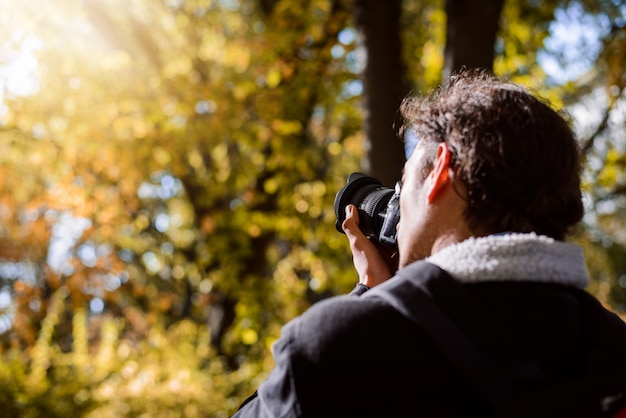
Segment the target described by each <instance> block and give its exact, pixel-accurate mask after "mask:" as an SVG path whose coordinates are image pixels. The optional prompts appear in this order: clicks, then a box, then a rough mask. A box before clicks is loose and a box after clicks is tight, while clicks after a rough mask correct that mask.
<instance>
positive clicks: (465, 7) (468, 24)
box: [443, 0, 504, 80]
mask: <svg viewBox="0 0 626 418" xmlns="http://www.w3.org/2000/svg"><path fill="white" fill-rule="evenodd" d="M503 3H504V0H446V15H447V18H448V22H447V25H446V26H447V28H446V46H445V50H444V56H445V65H444V69H443V80H447V79H448V77H450V75H451V74H452V73H454V72H455V71H457V70H459V69H461V68H462V67H467V68H485V69H487V70H489V71H493V60H494V54H495V52H494V44H495V41H496V34H497V32H498V29H499V28H500V12H501V11H502V4H503Z"/></svg>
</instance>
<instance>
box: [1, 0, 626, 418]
mask: <svg viewBox="0 0 626 418" xmlns="http://www.w3.org/2000/svg"><path fill="white" fill-rule="evenodd" d="M471 3H472V2H470V1H467V2H462V3H457V4H456V6H454V4H453V2H450V1H449V2H448V3H447V5H446V4H444V2H441V1H438V0H427V1H417V0H404V1H402V2H400V1H391V2H373V1H367V0H358V1H357V0H355V1H351V0H307V1H304V2H303V1H296V0H260V1H253V0H239V1H237V0H214V1H211V0H167V1H156V0H137V1H133V2H125V1H122V0H110V1H106V2H105V1H104V0H88V1H84V2H79V1H75V0H57V1H55V2H37V3H35V2H19V3H18V2H11V3H9V2H6V1H4V2H0V7H2V8H3V10H7V13H2V14H0V22H1V23H2V24H1V25H0V31H2V35H3V36H1V37H0V40H1V41H0V42H2V43H1V44H0V80H1V82H2V89H0V91H1V92H2V93H1V96H0V98H1V100H0V102H1V103H2V108H1V109H0V122H1V123H0V149H1V150H2V152H0V314H1V315H0V332H2V334H1V335H2V341H3V343H4V347H5V348H7V347H14V348H20V349H23V350H25V353H27V355H29V353H31V351H30V349H31V347H34V346H35V345H37V341H40V344H39V346H40V347H41V346H44V345H45V344H48V343H49V344H51V346H53V347H56V346H55V344H57V345H58V348H59V350H60V351H62V352H65V353H69V352H70V350H76V344H74V342H75V341H76V340H77V337H76V335H75V334H76V329H77V325H76V324H77V323H79V322H80V321H81V319H80V318H82V316H81V315H86V318H87V319H86V321H88V324H91V325H90V328H89V335H90V337H89V340H88V341H87V342H86V343H85V344H88V345H89V347H90V348H89V350H92V351H93V350H95V349H96V347H98V346H99V345H100V346H101V345H102V341H103V340H105V339H106V338H105V335H104V333H105V328H104V326H103V325H102V324H103V323H106V321H103V320H102V319H103V318H109V317H114V318H118V319H119V320H120V322H119V323H118V324H119V331H120V334H119V340H120V341H122V342H123V343H120V344H119V345H120V347H128V346H136V347H144V345H143V344H144V342H145V343H146V345H147V346H150V344H153V345H154V346H155V347H157V346H158V347H162V346H163V345H159V344H158V343H157V342H158V341H161V339H160V338H161V337H158V335H160V334H159V333H158V332H157V331H155V330H160V329H161V328H164V329H169V328H170V327H171V328H172V329H175V326H176V325H175V324H181V323H183V324H187V323H190V322H193V323H194V324H199V325H202V326H203V327H205V328H208V333H206V335H208V336H210V344H211V347H210V350H209V352H202V355H201V356H200V357H201V359H200V360H199V361H198V363H197V364H198V367H202V368H203V370H204V372H205V373H206V374H207V375H208V376H209V377H210V379H208V380H211V379H213V380H214V381H215V382H220V383H219V387H220V390H222V391H223V396H222V397H221V398H220V399H221V400H222V402H221V403H220V404H219V405H215V406H214V409H213V412H215V413H216V414H217V413H219V411H221V413H222V414H225V413H228V412H229V410H232V408H234V407H236V405H237V404H238V402H239V401H240V400H241V399H242V397H243V396H245V395H246V394H248V393H249V392H250V390H251V387H254V386H256V383H257V382H258V380H259V379H262V378H263V376H264V375H265V373H266V372H267V371H268V370H269V369H270V368H271V357H270V354H269V353H270V350H269V349H270V347H271V344H272V343H273V341H274V340H275V338H277V336H278V333H279V329H280V326H281V325H282V324H283V323H285V322H286V321H287V320H289V319H291V318H293V317H294V316H296V315H298V314H299V313H301V312H302V311H303V310H305V309H306V308H307V307H308V306H310V304H311V303H314V302H316V301H318V300H320V299H321V298H324V297H326V296H328V295H331V294H337V293H342V292H346V291H348V290H349V289H350V288H351V286H352V285H353V284H354V280H355V279H354V272H353V266H352V263H351V259H350V254H349V251H348V247H347V243H346V242H345V238H344V237H343V236H342V235H341V234H339V233H337V231H336V230H335V229H334V219H335V214H334V213H333V210H332V209H331V208H332V207H333V199H334V194H335V192H336V191H337V190H338V189H339V188H340V187H341V186H342V185H343V184H344V183H345V179H346V178H347V175H348V174H349V173H350V172H352V171H367V170H371V171H370V172H371V174H373V175H375V176H377V177H379V178H380V179H382V180H383V181H384V182H385V183H386V184H391V183H392V182H393V181H394V180H396V179H397V178H398V177H399V172H400V170H401V166H402V162H403V158H404V157H403V154H402V147H403V144H402V140H401V139H398V138H397V137H396V136H395V131H394V121H395V117H396V114H395V112H396V110H397V105H398V103H399V101H400V100H401V98H402V97H403V96H404V95H405V94H406V92H407V91H409V90H413V91H415V92H418V93H419V92H421V91H426V90H429V89H431V88H433V87H435V86H436V85H438V84H439V83H440V82H441V81H442V80H443V79H444V78H443V77H445V74H447V72H449V71H452V70H453V69H454V68H459V67H460V66H462V65H467V66H476V65H480V66H485V67H490V66H492V68H493V70H494V72H496V73H497V74H501V75H504V76H507V77H510V78H512V79H514V80H515V81H519V82H522V83H524V84H527V85H529V86H530V87H531V88H534V89H538V90H541V91H542V92H544V94H545V95H546V96H547V97H548V98H550V99H551V100H552V101H553V102H555V104H557V105H561V104H566V105H568V106H569V107H570V109H571V111H572V115H573V116H574V117H577V119H576V121H577V124H578V129H579V130H580V132H581V133H582V134H583V137H584V138H586V141H585V142H584V144H585V146H584V148H583V149H584V152H585V155H586V156H587V163H588V167H589V169H588V170H587V171H586V172H585V183H586V184H585V187H586V190H587V191H588V196H589V202H590V215H589V216H588V218H587V219H586V223H585V226H586V227H587V228H586V229H585V230H581V234H580V236H579V237H578V239H579V240H580V242H581V243H582V244H583V245H584V246H585V248H586V251H587V252H588V254H589V255H590V270H591V271H592V272H594V277H597V278H598V280H597V281H596V282H594V283H593V284H592V286H591V287H590V289H591V290H593V291H595V292H597V293H598V294H601V295H604V297H605V299H604V300H605V301H606V303H610V304H614V306H619V305H616V303H618V302H619V303H624V301H625V300H626V298H625V296H624V288H625V286H626V285H625V284H624V280H623V277H624V275H626V272H625V271H624V266H623V263H619V262H617V261H618V260H619V259H620V257H621V255H622V254H623V248H624V247H625V246H626V237H625V236H624V233H623V231H624V230H625V228H624V225H623V221H622V219H624V217H623V216H622V212H623V211H624V210H625V205H626V199H625V197H624V192H623V191H624V186H623V184H625V182H626V180H625V179H624V178H623V175H622V173H623V166H624V161H625V158H626V157H625V153H626V148H625V147H624V144H625V143H626V142H625V141H624V140H623V139H624V138H623V134H616V132H620V130H621V131H622V132H623V125H624V123H625V121H624V118H623V116H620V115H623V114H624V111H623V106H624V103H623V85H624V80H625V78H624V68H626V67H625V66H624V56H626V55H624V54H623V51H624V50H625V45H626V39H625V38H626V37H625V36H624V10H623V7H621V6H619V4H617V3H616V2H614V1H609V0H594V1H592V0H580V1H574V0H570V1H557V0H554V1H547V2H541V3H540V4H538V3H537V2H536V1H531V0H528V1H522V2H504V4H503V5H502V10H501V13H500V14H499V16H498V13H496V12H497V9H498V7H495V6H494V9H490V10H491V11H492V12H493V13H490V14H489V16H490V18H489V24H483V23H481V26H480V29H481V31H479V32H480V33H479V32H476V31H474V30H473V29H472V28H473V26H472V25H471V24H474V23H476V22H477V20H476V19H475V18H474V17H473V16H474V14H473V13H474V12H476V11H477V10H478V9H477V8H476V7H477V6H474V7H471ZM483 3H485V2H482V3H480V4H483ZM496 3H498V2H494V3H493V5H496ZM461 5H465V6H464V7H465V9H463V10H466V11H468V12H471V13H470V14H463V13H460V14H457V11H458V9H456V8H455V7H457V6H458V7H460V6H461ZM575 5H578V6H579V7H580V8H581V10H582V11H583V12H584V13H583V14H582V16H587V17H589V18H594V19H597V21H596V20H594V22H595V25H596V26H594V27H597V28H598V36H599V37H600V38H601V39H603V40H604V43H603V44H601V46H600V48H599V52H598V53H597V56H592V57H591V58H590V60H591V61H590V62H593V60H596V59H597V61H596V65H593V66H592V67H591V68H592V69H591V71H589V72H588V73H586V74H583V75H580V76H579V77H576V79H575V80H574V81H568V82H563V83H556V82H554V80H551V79H550V78H549V77H547V76H546V74H545V73H544V71H543V70H542V68H541V67H540V66H538V65H537V61H538V59H539V57H540V53H542V51H543V52H545V51H546V48H545V47H544V43H545V42H546V41H547V40H548V39H549V35H550V31H551V30H554V27H553V26H551V25H553V24H554V21H555V20H554V19H555V15H557V16H559V13H564V12H563V11H567V10H571V8H572V7H575ZM453 6H454V7H453ZM467 7H470V9H469V10H468V9H467ZM620 7H621V8H620ZM452 11H454V13H455V14H454V16H453V15H452ZM447 13H449V14H447ZM481 16H482V15H481ZM455 19H459V20H458V23H455V22H457V20H455ZM478 21H480V20H478ZM495 28H499V30H497V31H496V30H495ZM483 29H484V32H483V31H482V30H483ZM466 30H469V31H470V32H471V33H469V34H468V33H466V32H465V31H466ZM494 33H495V38H494V39H495V43H494V41H493V39H492V37H493V36H494V35H493V34H494ZM474 37H476V38H474ZM465 39H468V40H469V39H480V41H478V40H476V41H474V42H472V43H471V45H470V46H466V44H464V43H461V41H462V40H465ZM479 42H480V43H479ZM558 51H559V50H558V49H557V50H556V52H558ZM547 52H551V51H547ZM580 52H581V53H582V52H589V51H588V50H587V49H581V51H580ZM551 53H552V55H551V56H554V53H555V51H552V52H551ZM490 54H493V56H495V61H493V59H492V61H493V63H492V62H491V61H490V58H489V57H490ZM364 56H365V59H364ZM565 58H566V57H565ZM475 60H476V61H475ZM492 64H493V65H492ZM591 100H593V101H591ZM589 103H591V105H589ZM574 105H576V106H574ZM577 106H578V107H577ZM585 106H591V110H590V109H589V108H586V107H585ZM579 109H582V110H579ZM597 110H600V112H598V111H597ZM580 115H583V116H580ZM387 151H388V152H389V154H388V153H387ZM378 157H381V158H380V159H378ZM365 161H368V162H367V163H365ZM595 273H597V274H595ZM55 298H57V299H55ZM58 298H61V299H62V303H61V302H58ZM53 300H54V301H56V302H54V303H56V305H54V303H53ZM53 305H54V306H56V307H57V308H54V309H53V308H52V306H53ZM59 306H60V307H59ZM55 309H56V310H55ZM52 313H54V315H52ZM55 315H58V316H55ZM51 317H52V318H55V319H54V321H52V322H51V320H46V318H51ZM75 318H78V319H76V320H75ZM77 321H78V322H77ZM50 324H53V328H54V332H52V331H51V328H50V327H51V326H52V325H50ZM78 329H81V328H80V327H78ZM107 329H108V328H107ZM81 332H82V331H81ZM190 332H191V331H190ZM193 332H196V331H193ZM155 335H157V336H155ZM203 335H204V334H203ZM41 341H43V342H41ZM201 341H202V342H203V343H206V341H208V340H207V339H206V338H204V337H203V339H202V340H201ZM44 343H45V344H44ZM198 344H201V343H200V342H198ZM80 347H82V346H79V348H80ZM50 350H51V351H50V352H51V353H52V352H54V350H55V349H53V348H51V349H50ZM81 350H82V348H81V349H79V350H78V354H77V355H79V356H80V355H83V354H84V351H81ZM146 350H148V349H147V348H146ZM166 350H172V348H171V347H170V346H167V348H166ZM148 352H149V350H148ZM81 353H83V354H81ZM159 353H160V352H159ZM118 354H119V353H118ZM119 355H120V360H119V361H120V362H126V361H130V360H128V356H122V355H121V354H119ZM150 355H154V356H156V357H159V356H164V355H163V354H162V353H161V354H157V353H152V354H150ZM164 357H166V356H164ZM63 358H65V357H63ZM70 358H73V357H70ZM59 359H61V357H59ZM63 361H65V360H63ZM133 361H135V360H133ZM137 361H138V360H137ZM61 363H62V362H61ZM147 363H150V367H155V366H154V363H153V362H152V361H150V362H147ZM37 364H39V366H37V367H40V368H41V367H44V366H42V365H41V364H43V363H41V364H40V363H37ZM46 364H48V363H46ZM49 364H52V365H53V366H47V367H57V368H58V370H64V369H63V367H64V366H63V364H60V363H58V362H55V361H49ZM124 364H125V365H124V366H123V367H122V365H121V364H120V365H119V369H118V368H117V366H115V367H114V366H111V369H110V371H109V372H108V373H110V376H109V377H110V379H111V380H109V383H110V384H108V385H107V388H109V389H107V390H110V388H111V387H114V386H115V385H114V384H113V383H115V382H116V379H118V380H120V381H122V380H124V379H125V377H124V376H127V375H128V376H135V371H136V367H140V366H137V365H135V366H132V367H131V366H129V365H128V364H126V363H124ZM127 366H128V367H130V368H131V369H132V370H134V371H133V372H132V373H130V372H128V367H127ZM44 368H45V367H44ZM35 369H36V370H39V369H37V368H35ZM124 370H126V371H124ZM20 373H21V372H20ZM38 373H39V372H38ZM103 373H104V372H103ZM124 373H126V374H124ZM150 373H152V371H151V372H150ZM229 373H232V374H229ZM16 375H19V373H18V372H16ZM49 375H51V376H52V375H53V373H49ZM96 377H97V376H96ZM96 377H94V379H96ZM97 379H105V378H104V377H97ZM97 379H96V380H92V381H90V382H91V383H89V384H90V385H92V386H89V387H90V388H95V387H97V385H98V382H100V381H98V380H97ZM101 381H102V382H104V380H101ZM211 381H212V380H211ZM111 382H113V383H111ZM118 383H119V382H118ZM202 384H203V385H209V386H210V382H209V383H207V382H206V381H205V380H203V383H202ZM215 384H216V385H217V383H215ZM129 387H131V385H130V383H129ZM203 387H205V386H203ZM42 390H49V389H45V388H44V389H42ZM94 390H95V389H94ZM105 392H106V391H105ZM106 393H108V395H106V397H105V398H106V399H108V400H109V401H111V395H110V393H109V392H106ZM142 393H144V392H142ZM49 394H50V393H49ZM44 395H45V393H44ZM44 395H41V394H39V395H37V396H42V397H43V396H44ZM38 399H39V398H38ZM133 402H134V401H133ZM133 405H135V404H133ZM136 407H137V408H140V406H136ZM132 408H135V406H132ZM135 410H136V409H133V411H135ZM137 411H138V409H137ZM205 412H206V411H205ZM138 413H139V412H138Z"/></svg>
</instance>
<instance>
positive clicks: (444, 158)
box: [428, 142, 452, 203]
mask: <svg viewBox="0 0 626 418" xmlns="http://www.w3.org/2000/svg"><path fill="white" fill-rule="evenodd" d="M451 155H452V153H451V152H450V148H448V144H446V143H445V142H442V143H440V144H439V145H438V146H437V156H436V157H435V162H434V167H433V171H432V172H431V173H430V175H429V177H430V180H431V183H430V189H429V190H428V203H432V202H433V200H435V198H437V196H439V193H440V192H441V191H442V190H443V189H444V188H445V186H446V185H447V184H448V183H449V182H450V176H449V174H448V173H449V169H450V158H451Z"/></svg>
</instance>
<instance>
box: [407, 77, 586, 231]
mask: <svg viewBox="0 0 626 418" xmlns="http://www.w3.org/2000/svg"><path fill="white" fill-rule="evenodd" d="M400 111H401V115H402V117H403V127H402V130H401V132H406V131H407V130H409V129H410V130H412V131H413V133H414V134H416V135H417V137H418V138H419V140H420V141H428V142H431V143H440V142H446V143H447V144H448V146H449V148H450V150H451V151H452V155H453V161H452V164H453V167H454V170H455V174H456V176H455V177H456V179H458V180H460V181H462V182H463V184H464V185H465V186H466V187H467V208H466V210H465V214H464V215H465V219H466V220H467V222H468V225H469V227H470V230H471V231H472V233H474V234H476V235H488V234H492V233H498V232H505V231H509V232H535V233H537V234H541V235H547V236H550V237H552V238H554V239H557V240H563V239H565V237H566V235H567V234H568V233H569V232H570V230H571V228H572V227H573V226H574V225H576V224H577V223H578V222H579V221H580V220H581V219H582V216H583V213H584V209H583V203H582V194H581V189H580V156H579V149H578V144H577V142H576V139H575V137H574V134H573V132H572V129H571V127H570V124H569V123H568V121H567V119H566V115H564V114H561V113H560V112H557V111H555V110H553V109H552V108H551V106H550V105H549V104H548V103H547V102H546V101H544V100H543V99H540V98H538V96H535V95H533V94H531V93H530V92H529V91H528V90H527V89H525V88H524V87H522V86H519V85H517V84H513V83H510V82H506V81H504V80H501V79H498V78H496V77H495V76H493V75H492V74H491V73H488V72H486V71H479V70H465V71H461V72H458V73H456V74H454V75H453V76H451V78H450V79H449V81H448V82H447V83H446V84H444V85H442V86H441V87H439V88H438V89H437V90H435V91H434V92H432V93H431V94H430V95H427V96H426V97H424V98H419V97H407V98H406V99H405V100H404V101H403V103H402V106H401V108H400Z"/></svg>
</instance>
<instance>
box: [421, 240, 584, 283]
mask: <svg viewBox="0 0 626 418" xmlns="http://www.w3.org/2000/svg"><path fill="white" fill-rule="evenodd" d="M426 261H428V262H430V263H433V264H435V265H437V266H439V267H440V268H442V269H444V270H445V271H447V272H448V273H449V274H450V275H452V276H453V277H454V278H456V279H457V280H458V281H460V282H466V283H476V282H488V281H526V282H544V283H559V284H564V285H570V286H575V287H578V288H581V289H584V288H585V287H586V286H587V284H588V283H589V274H588V272H587V267H586V264H585V258H584V255H583V251H582V248H580V247H579V246H577V245H575V244H571V243H566V242H561V241H556V240H554V239H552V238H549V237H546V236H543V235H536V234H534V233H530V234H517V233H515V234H505V235H490V236H487V237H479V238H475V237H473V238H469V239H467V240H465V241H463V242H460V243H458V244H453V245H450V246H448V247H446V248H444V249H443V250H441V251H439V252H437V253H436V254H433V255H432V256H431V257H428V258H427V259H426Z"/></svg>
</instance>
